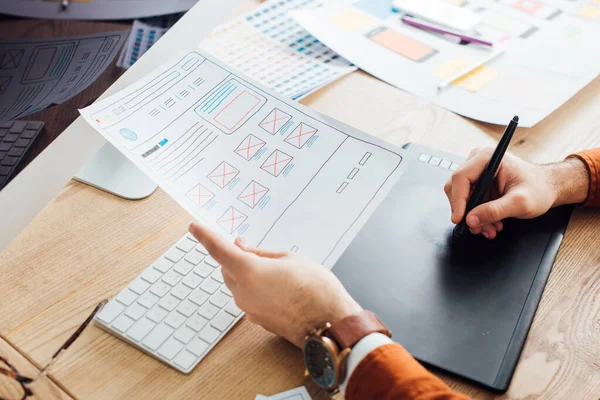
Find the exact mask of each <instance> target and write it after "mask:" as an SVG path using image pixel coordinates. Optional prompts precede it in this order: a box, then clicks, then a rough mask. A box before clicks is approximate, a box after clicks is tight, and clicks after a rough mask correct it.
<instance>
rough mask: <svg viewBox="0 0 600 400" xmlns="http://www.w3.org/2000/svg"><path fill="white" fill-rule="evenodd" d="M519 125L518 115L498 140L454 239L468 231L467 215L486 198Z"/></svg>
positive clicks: (454, 231) (456, 228)
mask: <svg viewBox="0 0 600 400" xmlns="http://www.w3.org/2000/svg"><path fill="white" fill-rule="evenodd" d="M517 125H519V117H517V116H516V115H515V116H514V117H513V119H512V121H510V123H509V124H508V126H507V127H506V131H504V135H502V138H501V139H500V142H498V146H496V150H494V154H492V158H491V159H490V162H488V164H487V166H486V167H485V169H484V170H483V172H482V174H481V176H480V177H479V179H478V180H477V184H476V185H475V188H474V189H473V192H472V193H471V197H469V201H467V208H466V209H465V215H464V216H463V219H462V221H460V223H459V224H458V225H456V226H455V227H454V230H453V231H452V239H453V240H457V239H460V238H461V237H462V236H463V235H464V234H465V232H466V231H467V228H468V227H467V215H468V214H469V213H470V212H471V211H472V210H473V209H474V208H475V207H477V206H478V205H480V204H481V203H483V199H484V198H485V195H486V193H487V192H488V190H489V187H490V184H491V183H492V181H493V180H494V177H495V176H496V172H498V167H500V163H501V162H502V158H503V157H504V154H505V153H506V149H508V145H509V144H510V141H511V139H512V137H513V134H514V133H515V130H516V129H517Z"/></svg>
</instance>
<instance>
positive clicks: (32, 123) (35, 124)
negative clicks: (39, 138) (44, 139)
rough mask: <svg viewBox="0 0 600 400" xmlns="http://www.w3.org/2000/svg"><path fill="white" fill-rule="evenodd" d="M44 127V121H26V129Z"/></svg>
mask: <svg viewBox="0 0 600 400" xmlns="http://www.w3.org/2000/svg"><path fill="white" fill-rule="evenodd" d="M43 127H44V121H27V127H26V129H34V130H38V129H42V128H43Z"/></svg>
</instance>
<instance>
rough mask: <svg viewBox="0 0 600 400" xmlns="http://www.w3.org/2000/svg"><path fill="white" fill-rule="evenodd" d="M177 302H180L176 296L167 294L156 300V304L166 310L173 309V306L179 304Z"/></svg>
mask: <svg viewBox="0 0 600 400" xmlns="http://www.w3.org/2000/svg"><path fill="white" fill-rule="evenodd" d="M179 303H180V302H179V299H178V298H177V297H175V296H171V295H170V294H168V295H166V296H165V297H163V298H162V299H161V300H160V301H159V302H158V305H159V306H161V307H162V308H164V309H165V310H167V311H173V310H174V309H175V307H177V306H178V305H179Z"/></svg>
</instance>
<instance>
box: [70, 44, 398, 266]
mask: <svg viewBox="0 0 600 400" xmlns="http://www.w3.org/2000/svg"><path fill="white" fill-rule="evenodd" d="M81 114H82V116H83V117H84V118H85V120H86V121H87V122H88V123H89V124H90V125H91V126H93V127H94V128H95V129H96V130H97V131H98V132H99V133H101V134H102V135H103V136H104V137H105V138H106V139H107V140H108V141H109V142H111V143H112V144H113V145H114V146H115V147H116V148H117V149H119V150H120V151H121V152H122V153H123V154H124V155H126V156H127V157H128V158H129V159H130V160H132V161H133V162H134V163H136V164H137V165H138V166H139V167H140V168H141V169H142V170H143V171H144V172H145V173H146V174H147V175H148V176H149V177H151V178H152V179H153V180H154V181H155V182H156V183H157V184H158V185H160V186H161V188H162V189H163V190H165V191H166V192H167V193H168V194H169V195H170V196H171V197H172V198H173V199H175V200H176V201H177V202H178V203H179V204H180V205H181V206H182V207H184V208H185V209H186V210H187V211H188V212H189V213H190V214H191V215H192V216H194V217H195V218H197V219H198V220H200V221H201V222H203V223H205V224H208V225H209V226H210V227H212V228H213V229H215V230H216V231H218V232H219V233H221V234H222V235H223V236H225V237H226V238H229V239H233V237H234V236H238V235H242V234H243V235H244V236H245V237H246V238H248V240H249V241H250V242H251V243H254V244H255V245H258V246H261V247H263V248H270V249H281V250H289V251H293V252H299V253H302V254H304V255H306V256H308V257H310V258H311V259H312V260H314V261H317V262H321V263H324V264H325V265H327V266H329V267H331V266H333V263H334V262H335V260H337V258H338V257H339V255H340V254H341V252H342V251H343V250H344V249H345V248H346V247H347V245H348V244H349V241H350V240H351V239H352V238H353V237H354V236H355V235H356V233H357V231H358V229H360V227H362V225H364V223H365V222H366V219H367V218H368V216H370V215H371V214H372V212H373V211H374V209H375V207H376V206H377V205H378V204H379V203H380V202H381V200H382V199H383V197H384V196H385V194H386V193H387V192H388V191H389V190H390V189H391V187H392V185H393V184H394V182H396V181H397V179H398V178H399V176H400V174H401V172H402V171H403V170H404V166H405V164H406V163H402V154H403V153H402V150H400V149H396V148H394V147H393V146H391V145H388V144H386V143H384V142H382V141H379V140H378V139H376V138H374V137H371V136H369V135H366V134H363V133H361V132H357V131H355V130H352V129H351V128H346V127H344V128H338V127H336V126H337V125H336V124H334V123H332V122H330V121H329V120H328V119H327V118H326V117H323V116H320V115H318V114H316V113H314V112H312V111H310V110H308V109H307V108H305V107H303V106H302V105H299V104H297V103H295V102H293V101H291V100H289V99H285V98H284V97H283V96H281V95H277V94H275V93H274V92H271V91H269V90H268V89H266V88H264V87H262V86H261V85H260V84H258V83H255V82H253V81H250V80H249V78H246V77H244V76H242V75H240V74H239V73H237V72H233V71H231V70H230V69H229V68H228V67H226V66H224V65H223V64H221V63H220V62H219V61H216V59H213V58H212V57H211V56H209V55H208V54H206V53H203V52H201V51H189V52H185V53H183V54H182V55H180V56H177V57H176V58H175V59H173V60H172V61H169V62H167V63H166V64H165V65H163V66H162V67H161V68H158V69H157V70H155V71H154V72H153V73H152V74H150V75H148V76H146V77H145V78H143V79H141V80H140V81H138V82H137V83H135V84H134V85H132V86H130V87H128V88H127V89H125V90H123V91H121V92H119V93H117V94H115V95H113V96H111V97H109V98H107V99H105V100H102V101H100V102H98V103H96V104H94V105H92V106H90V107H88V108H86V109H84V110H82V111H81Z"/></svg>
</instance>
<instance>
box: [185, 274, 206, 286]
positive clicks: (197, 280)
mask: <svg viewBox="0 0 600 400" xmlns="http://www.w3.org/2000/svg"><path fill="white" fill-rule="evenodd" d="M202 281H203V279H202V278H201V277H200V276H198V275H196V274H189V275H188V276H186V277H185V278H183V280H182V281H181V283H183V284H184V285H185V286H187V287H189V288H192V289H196V288H197V287H198V285H200V284H201V283H202Z"/></svg>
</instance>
